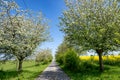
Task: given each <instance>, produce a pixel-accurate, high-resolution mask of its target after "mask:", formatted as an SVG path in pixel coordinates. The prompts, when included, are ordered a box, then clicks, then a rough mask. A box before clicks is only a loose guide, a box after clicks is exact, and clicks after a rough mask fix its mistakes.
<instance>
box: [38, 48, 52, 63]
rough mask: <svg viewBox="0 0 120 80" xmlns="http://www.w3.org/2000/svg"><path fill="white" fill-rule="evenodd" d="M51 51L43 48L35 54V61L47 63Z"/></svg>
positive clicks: (50, 56) (50, 59) (49, 60)
mask: <svg viewBox="0 0 120 80" xmlns="http://www.w3.org/2000/svg"><path fill="white" fill-rule="evenodd" d="M52 58H53V57H52V51H51V50H50V49H43V50H42V51H40V52H39V53H38V54H37V56H36V62H37V63H39V62H42V63H44V64H45V63H48V62H51V61H52Z"/></svg>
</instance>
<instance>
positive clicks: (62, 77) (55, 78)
mask: <svg viewBox="0 0 120 80" xmlns="http://www.w3.org/2000/svg"><path fill="white" fill-rule="evenodd" d="M36 80H70V78H69V77H68V76H67V75H66V74H65V73H64V72H63V71H62V70H61V68H60V67H59V66H58V65H57V64H56V62H55V61H52V63H51V64H50V65H49V66H48V67H47V68H46V69H45V70H44V71H43V73H42V74H41V75H39V77H38V78H37V79H36Z"/></svg>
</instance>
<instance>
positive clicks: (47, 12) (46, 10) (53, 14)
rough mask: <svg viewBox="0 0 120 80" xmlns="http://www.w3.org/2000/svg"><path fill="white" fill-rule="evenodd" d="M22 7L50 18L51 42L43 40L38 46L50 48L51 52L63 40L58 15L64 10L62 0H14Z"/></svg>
mask: <svg viewBox="0 0 120 80" xmlns="http://www.w3.org/2000/svg"><path fill="white" fill-rule="evenodd" d="M15 1H16V2H17V4H18V5H19V6H20V7H21V8H22V9H31V10H32V11H35V12H38V11H41V12H42V13H43V15H44V16H45V17H46V18H47V19H49V20H50V22H49V26H50V35H51V37H52V38H53V41H52V42H45V43H43V44H42V45H40V46H39V48H50V49H52V52H53V54H55V51H56V49H57V47H58V46H59V45H60V43H62V41H63V35H64V34H63V33H62V32H60V31H59V27H58V25H59V19H58V17H59V16H60V15H61V14H62V11H63V10H65V8H66V7H65V3H64V0H15Z"/></svg>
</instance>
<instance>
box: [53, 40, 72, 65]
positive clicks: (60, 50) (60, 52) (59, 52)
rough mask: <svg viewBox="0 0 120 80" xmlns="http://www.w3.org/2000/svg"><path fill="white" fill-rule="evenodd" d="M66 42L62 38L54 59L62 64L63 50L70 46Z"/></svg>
mask: <svg viewBox="0 0 120 80" xmlns="http://www.w3.org/2000/svg"><path fill="white" fill-rule="evenodd" d="M67 44H68V43H67V42H66V41H65V40H64V41H63V42H62V43H61V44H60V45H59V46H58V49H57V51H56V54H55V58H56V61H57V62H59V63H60V64H63V62H64V58H63V57H64V54H65V52H66V51H67V50H68V49H69V48H70V46H68V45H67Z"/></svg>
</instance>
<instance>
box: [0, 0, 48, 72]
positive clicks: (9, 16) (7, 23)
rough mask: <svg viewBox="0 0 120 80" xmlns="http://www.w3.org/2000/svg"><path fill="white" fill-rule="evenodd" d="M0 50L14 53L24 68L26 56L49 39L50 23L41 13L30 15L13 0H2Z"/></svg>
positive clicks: (19, 64)
mask: <svg viewBox="0 0 120 80" xmlns="http://www.w3.org/2000/svg"><path fill="white" fill-rule="evenodd" d="M0 3H1V4H0V52H1V53H4V54H13V55H14V56H15V57H16V59H17V60H18V67H17V70H18V71H21V70H22V63H23V60H24V59H25V57H27V56H29V55H31V54H32V53H33V52H34V50H35V48H36V47H37V46H38V45H39V44H41V43H42V42H44V41H46V40H48V37H49V34H48V25H47V22H46V19H45V18H44V17H43V16H42V14H41V13H39V14H36V15H35V14H34V15H29V12H28V11H23V10H20V8H19V6H18V5H17V4H16V3H15V2H14V1H12V0H9V1H5V0H0Z"/></svg>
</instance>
